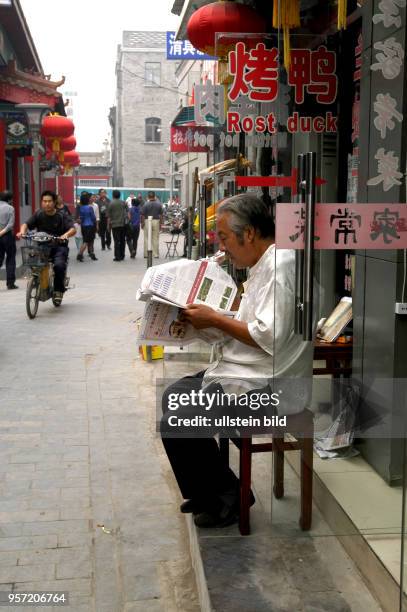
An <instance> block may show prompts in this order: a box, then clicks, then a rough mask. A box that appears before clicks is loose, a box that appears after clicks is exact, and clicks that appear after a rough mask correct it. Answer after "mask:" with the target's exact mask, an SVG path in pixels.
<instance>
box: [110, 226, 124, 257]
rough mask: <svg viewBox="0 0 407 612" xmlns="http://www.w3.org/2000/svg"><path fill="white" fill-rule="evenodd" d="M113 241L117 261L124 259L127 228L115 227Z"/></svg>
mask: <svg viewBox="0 0 407 612" xmlns="http://www.w3.org/2000/svg"><path fill="white" fill-rule="evenodd" d="M112 232H113V240H114V257H115V259H124V256H125V249H126V228H125V227H124V226H123V227H113V228H112Z"/></svg>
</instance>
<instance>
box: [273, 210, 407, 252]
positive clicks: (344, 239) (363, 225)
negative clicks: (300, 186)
mask: <svg viewBox="0 0 407 612" xmlns="http://www.w3.org/2000/svg"><path fill="white" fill-rule="evenodd" d="M304 232H305V207H304V205H302V204H277V211H276V247H277V248H278V249H303V248H304ZM314 247H315V248H316V249H348V250H349V249H374V250H381V249H406V248H407V206H406V204H388V203H387V204H351V205H349V204H317V205H316V210H315V235H314Z"/></svg>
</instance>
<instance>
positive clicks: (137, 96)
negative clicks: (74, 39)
mask: <svg viewBox="0 0 407 612" xmlns="http://www.w3.org/2000/svg"><path fill="white" fill-rule="evenodd" d="M175 68H176V66H175V64H174V62H169V61H167V58H166V33H165V32H133V31H126V32H123V41H122V44H121V45H119V48H118V56H117V64H116V78H117V89H116V97H117V100H116V106H115V107H113V108H112V109H111V112H110V116H109V121H110V124H111V126H112V130H113V131H114V133H113V135H112V146H113V150H112V165H113V176H114V182H115V185H117V186H129V187H134V188H136V189H137V188H141V187H147V188H148V187H150V188H151V189H154V188H165V187H167V186H168V184H169V172H170V167H169V151H168V149H169V137H170V135H169V129H168V127H169V125H170V122H171V120H172V119H173V117H174V115H175V113H176V109H177V100H178V90H177V84H176V79H175Z"/></svg>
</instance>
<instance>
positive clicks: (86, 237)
mask: <svg viewBox="0 0 407 612" xmlns="http://www.w3.org/2000/svg"><path fill="white" fill-rule="evenodd" d="M79 219H80V224H81V230H82V240H83V244H82V246H81V248H80V249H79V253H78V255H77V256H76V259H77V260H78V261H83V254H84V252H85V251H86V249H88V253H89V257H90V258H91V259H93V261H97V257H96V255H95V252H94V246H93V243H94V240H95V235H96V216H95V211H94V210H93V207H92V206H91V204H90V194H89V193H86V192H85V193H82V194H81V199H80V207H79Z"/></svg>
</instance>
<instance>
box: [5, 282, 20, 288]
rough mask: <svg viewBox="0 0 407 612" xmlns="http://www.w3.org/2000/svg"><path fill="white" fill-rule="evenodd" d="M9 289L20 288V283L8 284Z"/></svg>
mask: <svg viewBox="0 0 407 612" xmlns="http://www.w3.org/2000/svg"><path fill="white" fill-rule="evenodd" d="M7 289H18V285H16V284H15V283H13V284H12V285H7Z"/></svg>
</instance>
